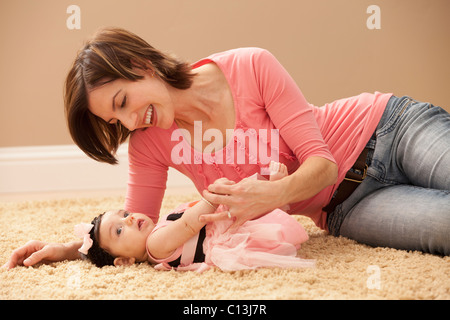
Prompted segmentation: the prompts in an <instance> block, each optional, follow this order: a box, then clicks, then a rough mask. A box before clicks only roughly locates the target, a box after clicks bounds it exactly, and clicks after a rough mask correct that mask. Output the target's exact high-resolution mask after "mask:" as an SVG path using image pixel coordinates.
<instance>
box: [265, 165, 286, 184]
mask: <svg viewBox="0 0 450 320" xmlns="http://www.w3.org/2000/svg"><path fill="white" fill-rule="evenodd" d="M269 172H270V178H269V180H270V181H275V180H279V179H281V178H284V177H286V176H287V175H288V171H287V168H286V166H285V165H284V164H283V163H280V162H275V161H270V164H269Z"/></svg>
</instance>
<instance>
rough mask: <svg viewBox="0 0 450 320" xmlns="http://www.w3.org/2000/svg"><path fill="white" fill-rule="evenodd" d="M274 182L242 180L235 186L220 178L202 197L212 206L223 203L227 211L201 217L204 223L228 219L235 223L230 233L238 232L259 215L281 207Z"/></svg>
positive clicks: (281, 203)
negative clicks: (243, 225) (237, 230)
mask: <svg viewBox="0 0 450 320" xmlns="http://www.w3.org/2000/svg"><path fill="white" fill-rule="evenodd" d="M275 183H276V182H275V181H264V180H256V179H249V178H245V179H243V180H241V181H240V182H238V183H235V182H234V181H231V180H228V179H226V178H221V179H218V180H216V181H215V182H214V183H213V184H211V185H209V187H208V190H204V191H203V196H204V197H205V198H206V199H207V200H208V201H211V202H212V203H215V204H223V205H225V206H227V207H228V211H223V212H218V213H212V214H208V215H203V216H201V217H200V219H201V220H200V221H204V222H206V223H208V222H213V221H218V220H223V219H230V216H231V218H232V219H233V220H234V222H233V224H232V225H231V227H230V231H233V230H235V229H237V228H238V227H239V226H241V225H242V224H243V223H244V222H246V221H248V220H252V219H255V218H258V217H260V216H262V215H263V214H265V213H267V212H269V211H272V210H274V209H276V208H278V207H280V206H282V205H284V203H283V200H282V199H281V197H280V195H279V193H278V192H277V188H276V186H275Z"/></svg>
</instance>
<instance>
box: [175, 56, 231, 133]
mask: <svg viewBox="0 0 450 320" xmlns="http://www.w3.org/2000/svg"><path fill="white" fill-rule="evenodd" d="M195 72H196V73H197V75H196V76H195V77H194V81H193V83H192V86H191V87H190V88H189V89H186V90H175V91H176V93H175V95H174V98H175V99H176V100H175V106H176V109H175V122H176V123H177V125H178V126H179V127H181V128H186V129H188V128H189V127H193V125H194V121H201V122H202V125H203V127H204V128H205V127H209V126H210V124H211V122H212V123H214V122H215V120H216V119H217V117H218V116H219V118H220V113H219V111H220V106H222V105H223V102H224V95H225V94H226V92H225V91H226V89H227V88H228V84H227V82H226V80H225V77H224V76H223V74H222V71H221V70H220V69H219V68H218V67H217V66H216V65H215V64H214V63H208V64H205V65H203V66H201V67H199V68H197V69H195Z"/></svg>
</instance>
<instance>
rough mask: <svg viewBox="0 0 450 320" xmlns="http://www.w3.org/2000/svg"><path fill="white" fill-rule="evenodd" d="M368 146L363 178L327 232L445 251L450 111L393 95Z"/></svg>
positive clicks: (449, 218)
mask: <svg viewBox="0 0 450 320" xmlns="http://www.w3.org/2000/svg"><path fill="white" fill-rule="evenodd" d="M367 147H368V148H369V155H368V157H367V161H366V163H367V164H368V166H369V167H368V170H367V177H366V179H365V180H364V181H363V182H362V183H361V184H360V185H359V186H358V187H357V188H356V190H355V191H354V192H353V193H352V194H351V196H350V197H349V198H347V200H345V201H344V202H343V203H342V204H340V205H338V206H337V207H336V209H335V210H334V211H333V212H332V213H331V214H329V215H328V217H327V222H328V228H329V230H330V233H331V234H332V235H335V236H339V235H342V236H344V237H347V238H350V239H354V240H356V241H358V242H360V243H364V244H367V245H370V246H382V247H391V248H396V249H404V250H419V251H423V252H428V253H434V254H440V255H450V114H448V113H447V112H446V111H445V110H443V109H442V108H440V107H435V106H433V105H432V104H430V103H421V102H418V101H415V100H413V99H411V98H409V97H401V98H398V97H392V98H391V99H390V100H389V102H388V104H387V106H386V110H385V112H384V114H383V116H382V118H381V120H380V123H379V125H378V127H377V129H376V131H375V134H374V136H373V137H372V138H371V139H370V141H369V142H368V144H367Z"/></svg>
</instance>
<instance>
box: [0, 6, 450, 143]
mask: <svg viewBox="0 0 450 320" xmlns="http://www.w3.org/2000/svg"><path fill="white" fill-rule="evenodd" d="M71 4H76V5H78V6H79V7H80V9H81V29H79V30H76V29H75V30H69V29H68V28H67V26H66V20H67V18H69V16H70V14H68V13H66V10H67V7H68V6H69V5H71ZM372 4H376V5H378V6H379V7H380V9H381V29H380V30H370V29H368V28H367V26H366V20H367V19H368V18H369V16H370V15H371V14H368V13H366V10H367V7H368V6H369V5H372ZM105 25H107V26H113V25H114V26H120V27H124V28H127V29H129V30H131V31H133V32H135V33H137V34H139V35H140V36H142V37H143V38H145V39H146V40H147V41H148V42H150V43H151V44H152V45H154V46H155V47H157V48H160V49H163V50H168V51H171V52H174V53H176V54H177V55H178V56H180V57H182V58H185V59H187V60H189V61H195V60H197V59H200V58H202V57H204V56H207V55H209V54H210V53H213V52H217V51H222V50H226V49H229V48H235V47H242V46H259V47H264V48H267V49H268V50H270V51H271V52H272V53H274V54H275V55H276V56H277V57H278V59H279V60H280V61H281V63H282V64H284V66H285V67H286V68H287V69H288V71H289V72H290V73H291V75H292V76H293V77H294V79H295V80H296V81H297V83H298V85H299V87H300V88H301V90H302V91H303V93H304V95H305V96H306V98H307V99H308V100H309V101H310V102H311V103H314V104H316V105H322V104H324V103H326V102H329V101H333V100H335V99H338V98H342V97H347V96H352V95H355V94H358V93H360V92H364V91H367V92H373V91H376V90H378V91H384V92H394V93H395V94H397V95H404V94H407V95H411V96H413V97H414V98H415V99H418V100H423V101H431V102H433V103H434V104H436V105H441V106H443V107H444V108H446V109H447V110H450V59H449V57H450V1H448V0H367V1H366V0H291V1H288V0H189V1H188V0H166V1H161V0H157V1H156V0H155V1H153V0H127V1H125V0H120V1H113V0H95V1H90V0H89V1H88V0H86V1H84V0H70V1H64V0H53V1H51V0H39V1H36V0H18V1H14V0H0V39H1V50H0V147H9V146H35V145H58V144H70V143H72V141H71V139H70V136H69V134H68V131H67V128H66V124H65V119H64V112H63V105H62V87H63V81H64V78H65V75H66V72H67V70H68V68H69V66H70V64H71V62H72V60H73V58H74V56H75V54H76V51H77V50H78V48H79V47H80V46H81V45H82V44H83V42H84V40H85V39H86V38H87V37H88V36H89V35H91V34H92V33H93V32H94V31H95V30H96V29H97V28H98V27H100V26H105Z"/></svg>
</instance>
